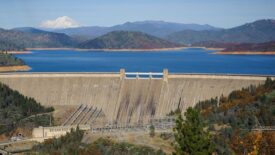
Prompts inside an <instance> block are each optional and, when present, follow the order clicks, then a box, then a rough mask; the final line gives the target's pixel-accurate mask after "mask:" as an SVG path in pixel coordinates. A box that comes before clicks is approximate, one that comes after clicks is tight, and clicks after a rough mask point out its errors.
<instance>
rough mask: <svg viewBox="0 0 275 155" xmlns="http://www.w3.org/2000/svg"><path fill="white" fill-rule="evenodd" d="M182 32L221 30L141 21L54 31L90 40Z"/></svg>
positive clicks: (160, 35) (191, 25)
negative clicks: (116, 33) (134, 33)
mask: <svg viewBox="0 0 275 155" xmlns="http://www.w3.org/2000/svg"><path fill="white" fill-rule="evenodd" d="M182 30H195V31H202V30H219V28H216V27H214V26H210V25H207V24H206V25H199V24H182V23H172V22H164V21H140V22H127V23H125V24H121V25H115V26H111V27H99V26H87V27H77V28H67V29H59V30H54V32H59V33H65V34H67V35H82V36H86V37H90V38H95V37H98V36H101V35H104V34H106V33H108V32H112V31H140V32H144V33H147V34H150V35H153V36H156V37H165V36H167V35H169V34H171V33H174V32H178V31H182Z"/></svg>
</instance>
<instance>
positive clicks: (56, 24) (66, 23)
mask: <svg viewBox="0 0 275 155" xmlns="http://www.w3.org/2000/svg"><path fill="white" fill-rule="evenodd" d="M40 26H41V27H43V28H70V27H78V26H80V25H79V24H78V23H77V22H76V21H75V20H73V19H72V18H70V17H68V16H62V17H58V18H56V19H54V20H47V21H43V22H42V23H41V25H40Z"/></svg>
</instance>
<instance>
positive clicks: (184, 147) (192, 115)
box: [173, 108, 214, 155]
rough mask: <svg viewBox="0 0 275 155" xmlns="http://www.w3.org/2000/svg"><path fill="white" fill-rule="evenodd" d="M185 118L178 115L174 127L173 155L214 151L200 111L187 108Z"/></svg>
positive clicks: (189, 154)
mask: <svg viewBox="0 0 275 155" xmlns="http://www.w3.org/2000/svg"><path fill="white" fill-rule="evenodd" d="M184 115H185V118H186V119H185V120H183V118H182V116H181V115H178V119H177V121H176V126H175V128H174V136H175V143H174V147H175V152H174V153H173V154H174V155H208V154H212V153H213V152H214V144H213V143H212V142H211V139H210V134H209V133H208V132H207V131H205V127H206V126H205V124H204V123H203V121H202V118H201V116H200V112H199V111H198V110H196V109H193V108H188V109H187V111H186V112H185V114H184Z"/></svg>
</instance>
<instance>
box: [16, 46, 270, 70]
mask: <svg viewBox="0 0 275 155" xmlns="http://www.w3.org/2000/svg"><path fill="white" fill-rule="evenodd" d="M213 52H214V51H211V50H205V49H199V48H191V49H184V50H179V51H160V52H149V51H148V52H130V51H129V52H103V51H85V52H80V51H73V50H55V51H48V50H42V51H32V53H31V54H17V55H16V56H17V57H19V58H21V59H23V60H24V61H25V62H26V64H27V65H29V66H30V67H31V68H32V70H30V72H119V69H120V68H125V69H126V71H128V72H129V71H130V72H162V70H163V69H164V68H167V69H169V72H172V73H211V74H213V73H218V74H262V75H275V55H217V54H213Z"/></svg>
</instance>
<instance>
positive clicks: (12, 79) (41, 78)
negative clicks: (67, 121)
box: [0, 73, 266, 123]
mask: <svg viewBox="0 0 275 155" xmlns="http://www.w3.org/2000/svg"><path fill="white" fill-rule="evenodd" d="M265 79H266V78H265V77H251V76H221V75H220V76H218V75H168V80H162V79H124V78H120V75H119V74H88V73H77V74H62V73H57V74H30V73H20V74H6V75H5V74H2V75H0V82H3V83H5V84H7V85H9V86H10V87H11V88H12V89H15V90H18V91H19V92H20V93H22V94H24V95H26V96H29V97H33V98H35V99H36V100H37V101H39V102H40V103H42V104H43V105H49V106H50V105H79V104H89V105H92V106H93V107H97V108H98V109H102V111H103V113H104V115H105V116H106V118H107V120H109V121H117V122H119V123H124V122H143V121H148V119H149V118H151V117H152V116H153V117H162V116H165V115H166V114H167V113H169V112H170V111H171V110H175V109H176V108H177V107H178V105H179V104H180V107H181V108H182V109H183V110H184V109H186V108H187V107H189V106H194V105H195V103H197V102H198V101H200V100H205V99H209V98H211V97H216V96H220V95H221V94H224V95H227V94H228V93H230V92H231V91H232V90H235V89H241V88H242V87H247V86H249V85H251V84H254V85H258V84H260V83H263V82H264V80H265ZM179 101H181V102H180V103H179Z"/></svg>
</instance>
